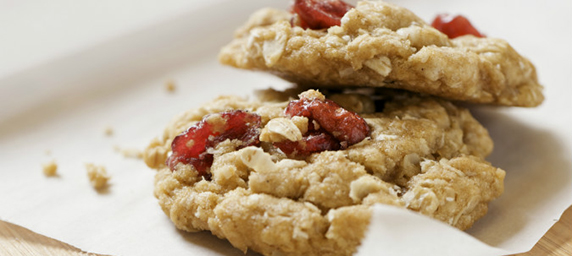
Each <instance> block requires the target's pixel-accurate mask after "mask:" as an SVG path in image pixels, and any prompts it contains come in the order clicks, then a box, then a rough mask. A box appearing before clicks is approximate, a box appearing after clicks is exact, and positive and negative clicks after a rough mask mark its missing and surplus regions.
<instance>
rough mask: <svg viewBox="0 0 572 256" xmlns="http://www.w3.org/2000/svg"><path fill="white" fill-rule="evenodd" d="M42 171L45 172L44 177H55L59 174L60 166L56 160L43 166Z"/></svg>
mask: <svg viewBox="0 0 572 256" xmlns="http://www.w3.org/2000/svg"><path fill="white" fill-rule="evenodd" d="M42 169H43V171H44V175H46V176H47V177H53V176H56V175H57V174H58V164H57V163H56V161H54V160H52V161H50V162H47V163H45V164H42Z"/></svg>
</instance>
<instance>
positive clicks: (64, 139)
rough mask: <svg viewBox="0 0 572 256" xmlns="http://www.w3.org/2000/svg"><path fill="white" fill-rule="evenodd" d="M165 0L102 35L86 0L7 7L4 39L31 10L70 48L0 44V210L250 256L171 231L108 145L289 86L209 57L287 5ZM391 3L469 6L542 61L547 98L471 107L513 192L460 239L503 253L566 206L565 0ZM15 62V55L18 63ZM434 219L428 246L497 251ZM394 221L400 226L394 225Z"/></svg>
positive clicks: (148, 183)
mask: <svg viewBox="0 0 572 256" xmlns="http://www.w3.org/2000/svg"><path fill="white" fill-rule="evenodd" d="M171 1H172V3H173V5H172V6H171V7H172V8H171V7H168V6H167V7H164V6H163V7H161V6H159V7H155V6H158V5H157V2H154V1H144V2H145V3H146V4H143V5H144V6H147V7H146V8H143V9H145V11H141V15H142V16H140V18H136V17H134V18H133V20H131V19H126V20H128V21H126V22H127V23H129V24H127V23H126V24H122V25H121V24H118V25H117V27H115V26H112V25H115V24H116V23H111V24H107V25H102V27H101V28H98V29H95V30H93V31H94V34H93V35H92V34H90V33H87V32H85V31H83V30H81V29H80V28H81V27H82V24H85V23H86V22H87V23H88V25H89V22H95V21H93V20H92V18H90V17H94V16H96V14H94V13H95V12H100V11H101V9H98V8H88V7H89V5H88V7H86V6H84V5H82V6H79V5H77V4H74V2H73V1H63V0H58V1H52V2H53V3H54V5H53V6H49V7H45V8H48V9H50V8H52V9H51V10H57V9H58V8H56V7H57V6H58V5H59V6H62V5H63V6H66V8H68V9H67V12H69V13H77V15H76V16H73V15H72V14H70V15H72V16H73V17H70V19H72V18H73V21H70V22H67V21H66V22H64V21H63V20H59V19H57V18H51V17H50V16H41V15H44V14H43V13H42V12H41V11H37V13H35V12H31V13H28V12H27V10H30V9H26V8H29V6H28V7H26V8H24V7H17V8H16V9H18V8H22V9H18V10H26V11H25V12H24V13H22V12H18V11H14V12H10V13H11V14H10V15H12V16H10V17H12V18H10V17H8V16H9V15H8V16H6V15H4V14H6V9H2V8H0V10H1V11H0V14H2V15H0V20H1V21H2V22H0V24H1V25H0V32H2V33H4V32H5V31H8V33H13V34H18V33H22V32H21V31H20V32H18V31H19V29H22V30H25V29H29V27H26V26H32V25H25V24H31V23H30V22H31V21H30V19H31V18H33V17H35V16H36V15H38V16H41V17H43V18H41V19H39V20H41V21H43V23H46V24H49V23H50V22H53V24H56V25H46V30H45V31H43V32H42V33H43V35H44V37H45V40H44V41H46V42H47V44H48V45H50V44H51V45H52V46H55V45H59V43H61V41H58V39H57V38H50V36H49V35H50V34H53V33H55V34H54V35H62V36H67V37H66V38H69V40H64V41H70V43H69V44H68V45H65V46H61V47H62V48H57V49H55V48H52V47H47V48H42V46H41V45H40V46H39V44H36V45H33V46H30V45H28V44H27V43H26V42H21V41H18V39H9V40H7V41H6V40H0V41H1V43H0V46H2V47H0V48H2V49H4V50H5V49H10V51H9V52H10V53H8V55H4V54H6V52H0V53H2V54H0V56H9V57H8V58H0V59H1V60H0V63H1V65H0V67H2V70H3V71H2V72H4V73H2V72H0V159H1V161H0V218H2V219H4V220H8V221H11V222H13V223H16V224H19V225H23V226H25V227H27V228H30V229H31V230H33V231H36V232H39V233H41V234H44V235H48V236H50V237H54V238H56V239H59V240H62V241H64V242H68V243H70V244H72V245H75V246H78V247H79V248H81V249H84V250H87V251H92V252H99V253H105V254H114V255H166V254H172V255H181V254H188V255H196V254H197V253H202V254H201V255H203V254H204V255H209V254H210V255H220V254H223V255H235V254H236V255H241V254H242V253H241V252H240V251H238V250H235V249H233V248H232V247H231V246H230V245H229V244H228V243H227V242H225V241H222V240H219V239H217V238H214V237H213V236H211V235H209V234H208V233H199V234H187V233H184V232H178V231H176V229H175V228H174V227H173V225H172V224H171V223H170V222H169V221H168V219H167V218H166V217H165V216H164V214H163V213H162V212H161V210H160V208H159V206H158V205H157V202H156V199H155V198H154V197H153V196H152V182H153V175H154V172H153V171H151V170H149V169H148V168H147V167H146V166H145V165H144V164H143V163H142V162H141V161H137V160H131V159H125V158H123V156H121V155H120V154H118V153H117V152H115V151H114V149H113V147H114V146H115V145H117V146H119V147H122V148H143V147H145V146H146V145H147V143H148V142H149V141H150V140H151V139H152V138H153V137H155V136H158V135H159V134H161V132H162V129H163V127H164V125H165V124H166V123H167V122H168V121H169V120H170V119H171V118H172V117H173V116H174V115H175V114H177V113H179V112H182V111H183V110H186V109H189V108H192V107H196V106H198V105H199V104H200V103H203V102H206V101H208V100H210V99H212V98H214V97H215V96H217V95H220V94H223V93H224V94H238V95H248V94H250V93H251V92H252V90H253V89H254V88H265V87H268V86H270V85H272V86H275V87H281V86H283V85H285V83H284V82H282V81H281V80H278V79H276V78H274V77H271V76H269V75H265V74H261V73H252V72H247V71H242V70H234V69H232V68H228V67H222V66H220V65H219V64H218V63H217V61H216V54H217V52H218V49H219V48H220V47H221V46H222V45H224V44H225V43H227V42H228V41H229V40H230V38H231V35H232V31H233V29H234V28H235V27H236V26H237V25H238V24H240V23H242V22H243V21H244V19H245V18H246V17H247V16H248V15H249V14H250V13H251V12H252V11H253V10H255V9H258V8H260V7H263V6H266V5H268V4H272V5H275V6H280V5H282V6H285V4H286V2H285V1H272V2H269V1H263V0H257V1H229V0H227V1H225V0H219V1H211V2H208V4H205V2H202V3H203V4H198V5H192V4H190V5H189V4H187V3H183V2H182V1H175V0H171ZM219 2H220V3H219ZM393 2H398V3H400V4H401V5H403V6H406V7H408V8H410V9H412V10H414V11H415V12H417V13H418V14H419V15H420V16H421V17H423V18H425V19H426V20H429V19H431V18H432V17H433V16H434V14H436V13H440V12H443V11H448V12H452V13H463V14H465V15H466V16H468V17H469V19H470V20H471V21H472V22H473V23H474V24H475V25H476V26H477V27H478V28H479V29H480V30H481V31H482V32H484V33H485V34H487V35H489V36H492V37H501V38H505V39H507V40H508V41H509V42H510V43H511V44H512V45H513V46H514V47H515V48H516V49H517V50H518V51H519V52H520V53H522V54H523V55H525V56H527V57H529V58H530V59H531V60H532V62H533V63H535V65H536V66H537V68H538V73H539V78H540V80H541V82H542V83H543V84H544V85H545V87H546V90H545V95H546V98H547V99H546V102H545V103H544V104H543V105H542V106H540V107H539V108H535V109H521V108H494V107H476V108H475V109H474V111H473V112H474V114H475V116H476V117H477V118H478V119H479V120H480V121H481V122H482V123H483V124H484V125H485V126H486V127H487V128H488V129H489V131H490V133H491V136H492V137H493V139H494V140H495V145H496V148H495V151H494V153H493V155H492V156H491V157H490V158H489V160H490V161H491V162H492V163H493V165H495V166H498V167H501V168H503V169H505V170H506V171H507V177H506V190H505V194H504V195H503V196H502V197H501V198H499V200H497V201H495V202H493V203H492V204H491V209H490V213H489V214H488V215H487V216H485V218H484V219H483V220H481V221H479V222H478V223H477V224H476V225H475V227H474V228H472V229H471V230H469V231H468V232H467V233H468V234H470V235H472V236H473V237H475V238H478V239H480V240H481V241H484V242H486V243H488V244H490V245H492V246H498V247H502V248H504V249H505V250H508V251H512V252H519V251H526V250H528V249H529V248H530V247H532V246H533V245H534V243H535V242H536V241H537V240H538V239H539V238H540V237H541V236H542V235H543V234H544V232H545V231H546V230H548V228H549V227H550V226H551V225H552V224H553V223H554V222H556V220H557V219H558V217H559V216H560V215H561V213H562V212H563V211H564V209H566V208H567V207H568V206H569V205H570V204H572V134H571V133H570V127H572V115H571V114H570V113H569V112H568V111H570V110H571V109H572V73H571V71H572V51H571V48H570V47H569V46H570V45H571V44H572V31H571V30H570V29H569V27H570V25H572V20H571V16H570V15H569V13H570V11H571V6H570V5H571V3H570V1H550V2H549V3H546V2H538V1H516V0H514V1H500V2H499V1H492V0H489V1H478V2H474V1H453V0H449V1H445V0H441V1H431V2H428V1H421V0H403V1H397V0H396V1H393ZM6 3H11V4H13V5H17V6H20V5H22V6H24V5H26V4H27V3H24V4H22V3H21V2H15V1H14V2H12V1H0V6H2V7H4V6H5V5H4V4H6ZM105 3H106V4H107V5H108V6H109V7H108V8H110V9H114V8H111V7H112V6H115V5H117V6H122V5H125V6H128V5H129V4H130V3H133V1H129V0H122V1H114V2H111V1H107V2H105ZM26 6H27V5H26ZM30 6H31V5H30ZM125 6H123V7H117V12H114V13H115V14H114V15H116V16H113V15H111V16H113V17H115V18H112V19H114V21H117V22H118V21H120V20H121V19H120V18H119V17H120V16H121V15H127V14H129V15H135V16H137V15H139V14H132V13H131V12H129V11H128V8H126V7H125ZM193 6H194V7H193ZM176 7H177V8H176ZM179 7H180V8H179ZM191 7H192V8H191ZM154 8H155V9H156V11H157V13H155V12H154V10H153V9H154ZM16 9H12V10H16ZM90 9H93V10H94V13H90V11H89V10H90ZM79 13H81V15H80V14H79ZM143 16H144V17H143ZM17 17H27V18H17ZM141 17H143V18H141ZM531 17H533V18H531ZM9 19H13V20H9ZM54 19H55V20H54ZM137 19H138V20H139V21H137V22H136V21H134V20H137ZM26 22H28V23H26ZM76 22H77V24H75V23H76ZM130 22H131V23H130ZM6 23H10V24H14V25H13V26H9V25H6ZM68 23H74V24H73V25H70V27H72V28H73V29H74V31H76V30H75V29H77V31H76V32H75V33H78V34H79V36H78V37H77V38H74V36H73V33H72V34H67V33H64V34H57V31H54V29H56V28H60V26H63V24H68ZM119 23H121V22H119ZM136 23H137V24H136ZM21 24H24V25H21ZM92 24H93V23H92ZM88 25H86V28H88V27H90V26H88ZM32 27H33V26H32ZM119 27H121V28H119ZM143 27H145V29H142V28H143ZM6 28H8V30H6ZM72 28H69V29H70V30H72ZM40 30H42V29H39V30H38V31H40ZM56 30H57V29H56ZM23 38H24V39H34V37H33V36H26V37H23ZM74 40H75V41H74ZM72 41H73V42H72ZM49 42H51V43H49ZM48 48H49V49H48ZM14 51H15V52H18V53H19V55H20V56H17V55H14V53H12V52H14ZM10 54H12V55H10ZM10 56H11V57H10ZM19 58H21V59H22V61H17V60H16V59H19ZM22 63H23V64H22ZM2 74H9V75H2ZM168 79H173V80H174V81H175V82H176V84H177V89H178V90H177V92H176V93H175V94H169V93H167V92H166V91H165V90H164V87H163V85H164V83H165V81H166V80H168ZM107 126H111V127H113V129H114V131H115V133H114V135H113V136H112V137H105V135H104V130H105V127H107ZM46 150H49V151H50V154H49V155H48V154H47V153H46ZM51 159H55V160H56V161H57V163H58V165H59V167H60V168H59V170H58V172H59V173H60V176H59V177H55V178H46V177H44V176H43V174H42V171H41V164H42V163H44V162H47V161H49V160H51ZM85 162H93V163H96V164H102V165H105V166H106V167H107V169H108V172H109V173H110V174H111V175H112V180H111V187H110V189H109V191H107V193H103V194H98V193H96V192H95V191H94V190H93V189H92V188H91V187H90V186H89V183H88V180H87V175H86V174H85V168H84V166H83V164H84V163H85ZM376 215H377V216H379V217H378V219H377V220H382V222H379V221H374V223H383V221H386V222H388V221H389V222H390V223H393V224H395V223H417V222H418V221H419V222H422V223H427V220H425V219H424V218H421V219H419V217H417V216H416V215H411V216H410V215H408V214H406V213H404V214H397V215H395V211H394V209H393V208H384V207H381V208H380V211H378V212H377V213H376ZM404 218H405V220H404ZM431 223H432V224H431ZM433 225H436V226H435V227H434V226H433ZM426 227H431V228H430V229H416V232H417V233H418V234H423V236H420V238H419V239H421V238H423V237H425V239H426V240H424V241H425V243H424V244H426V245H427V246H431V244H432V243H431V241H435V242H443V241H449V240H447V239H448V238H447V237H453V238H455V237H456V238H455V239H457V240H451V241H450V243H457V244H459V243H461V244H463V245H464V244H465V243H466V246H470V248H471V250H472V251H475V250H476V251H477V252H479V251H480V252H487V253H486V254H491V253H493V254H494V253H497V252H498V250H496V249H491V247H489V246H486V245H484V244H482V243H480V242H478V241H477V240H475V239H473V238H471V237H470V236H460V237H459V236H458V235H456V234H463V233H462V232H459V231H457V230H454V229H450V228H448V227H447V226H444V225H440V223H437V224H435V223H433V222H429V223H428V224H427V226H426ZM399 228H404V229H402V230H400V231H398V230H396V229H399ZM411 228H416V227H412V226H411V225H395V227H393V228H392V229H391V230H390V232H389V233H388V234H389V235H391V234H393V237H392V238H391V239H396V238H397V239H396V240H391V239H389V238H388V241H393V242H392V243H386V244H383V246H384V250H386V252H391V251H392V250H393V249H396V248H397V249H399V248H403V245H404V244H407V245H408V246H409V245H410V244H411V241H409V238H410V237H405V238H402V239H400V238H399V237H396V236H395V234H397V233H402V234H408V232H409V233H413V232H411ZM424 232H429V233H424ZM451 232H452V233H451ZM381 233H382V232H380V234H381ZM436 234H437V235H436ZM440 234H449V236H444V235H443V236H442V235H440ZM378 235H379V234H378ZM446 238H447V239H446ZM375 241H379V240H375ZM445 244H446V243H445ZM379 245H382V244H381V243H374V246H379ZM434 245H435V244H434V243H433V247H432V248H433V249H443V251H440V252H439V255H449V254H453V255H459V251H451V250H454V248H458V249H462V247H461V246H457V247H453V246H450V247H449V246H445V245H443V246H434ZM391 246H394V248H393V249H392V248H391ZM374 248H375V247H374ZM415 248H418V249H419V250H418V252H425V254H423V255H428V254H427V253H426V252H428V251H432V250H428V249H424V247H419V246H415ZM468 248H469V247H466V248H465V249H466V250H468ZM376 250H377V251H379V249H376ZM486 250H488V251H486ZM491 250H492V251H491ZM493 251H496V252H493ZM409 253H411V254H408V255H414V254H413V252H409ZM391 255H398V254H391Z"/></svg>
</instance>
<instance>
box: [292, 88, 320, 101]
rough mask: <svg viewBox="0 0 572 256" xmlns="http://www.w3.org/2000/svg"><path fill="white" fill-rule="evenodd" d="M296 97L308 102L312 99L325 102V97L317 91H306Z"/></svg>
mask: <svg viewBox="0 0 572 256" xmlns="http://www.w3.org/2000/svg"><path fill="white" fill-rule="evenodd" d="M298 97H300V99H302V98H306V99H308V100H312V99H318V100H322V101H324V100H326V96H324V95H323V94H322V93H321V92H319V91H317V90H307V91H305V92H303V93H300V95H298Z"/></svg>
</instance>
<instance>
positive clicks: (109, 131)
mask: <svg viewBox="0 0 572 256" xmlns="http://www.w3.org/2000/svg"><path fill="white" fill-rule="evenodd" d="M103 133H104V134H105V136H107V137H111V136H113V127H111V126H107V127H105V130H103Z"/></svg>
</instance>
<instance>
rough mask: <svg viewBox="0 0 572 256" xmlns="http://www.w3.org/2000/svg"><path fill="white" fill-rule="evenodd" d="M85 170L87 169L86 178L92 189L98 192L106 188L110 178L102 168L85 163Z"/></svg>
mask: <svg viewBox="0 0 572 256" xmlns="http://www.w3.org/2000/svg"><path fill="white" fill-rule="evenodd" d="M85 169H87V177H88V178H89V181H90V182H91V186H93V188H95V189H97V190H100V189H103V188H105V187H106V186H107V181H108V180H109V179H110V178H111V177H110V176H109V175H108V174H107V170H106V169H105V167H104V166H101V165H94V164H90V163H87V164H85Z"/></svg>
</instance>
